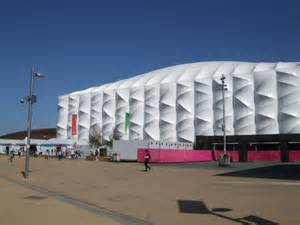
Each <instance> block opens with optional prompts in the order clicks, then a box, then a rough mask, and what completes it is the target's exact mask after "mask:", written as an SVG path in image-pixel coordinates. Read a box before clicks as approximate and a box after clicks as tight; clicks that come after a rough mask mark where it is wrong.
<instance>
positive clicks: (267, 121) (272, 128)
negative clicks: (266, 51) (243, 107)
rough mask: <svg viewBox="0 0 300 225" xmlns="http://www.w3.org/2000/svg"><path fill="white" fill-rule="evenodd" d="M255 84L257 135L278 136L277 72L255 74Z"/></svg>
mask: <svg viewBox="0 0 300 225" xmlns="http://www.w3.org/2000/svg"><path fill="white" fill-rule="evenodd" d="M254 84H255V85H254V89H255V93H254V95H255V97H254V103H255V123H256V134H278V131H279V130H278V120H277V116H278V102H277V79H276V72H275V71H274V70H270V71H263V72H257V73H255V74H254Z"/></svg>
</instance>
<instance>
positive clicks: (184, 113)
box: [176, 81, 195, 142]
mask: <svg viewBox="0 0 300 225" xmlns="http://www.w3.org/2000/svg"><path fill="white" fill-rule="evenodd" d="M176 99H177V101H176V112H177V121H176V122H177V140H178V141H180V142H194V136H195V129H194V82H192V81H180V82H178V83H177V97H176Z"/></svg>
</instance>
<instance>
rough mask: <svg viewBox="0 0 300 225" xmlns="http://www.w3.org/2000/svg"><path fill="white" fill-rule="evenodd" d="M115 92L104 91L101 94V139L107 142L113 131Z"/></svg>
mask: <svg viewBox="0 0 300 225" xmlns="http://www.w3.org/2000/svg"><path fill="white" fill-rule="evenodd" d="M115 100H116V99H115V91H114V90H105V91H104V92H103V108H102V123H103V125H102V135H103V139H104V140H106V141H109V140H110V138H111V136H112V134H113V131H114V129H115V110H116V101H115Z"/></svg>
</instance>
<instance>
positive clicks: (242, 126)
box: [233, 73, 256, 135]
mask: <svg viewBox="0 0 300 225" xmlns="http://www.w3.org/2000/svg"><path fill="white" fill-rule="evenodd" d="M233 109H234V134H236V135H245V134H255V131H256V128H255V109H254V82H253V74H252V73H245V74H235V75H234V76H233Z"/></svg>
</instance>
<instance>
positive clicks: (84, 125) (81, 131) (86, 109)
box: [78, 91, 91, 141]
mask: <svg viewBox="0 0 300 225" xmlns="http://www.w3.org/2000/svg"><path fill="white" fill-rule="evenodd" d="M90 113H91V93H90V92H89V91H88V92H83V93H81V94H80V95H79V114H78V139H79V140H81V141H88V140H89V130H90V119H91V115H90Z"/></svg>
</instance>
